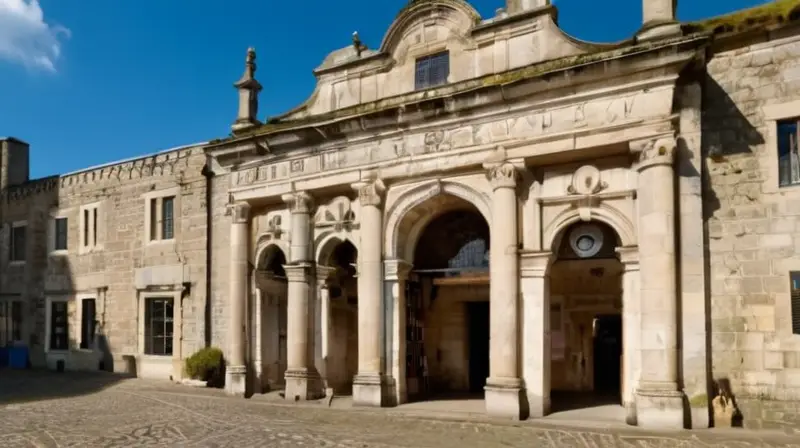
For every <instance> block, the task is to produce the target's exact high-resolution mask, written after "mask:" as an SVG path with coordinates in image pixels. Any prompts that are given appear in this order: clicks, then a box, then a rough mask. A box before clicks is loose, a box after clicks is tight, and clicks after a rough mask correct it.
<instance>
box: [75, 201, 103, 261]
mask: <svg viewBox="0 0 800 448" xmlns="http://www.w3.org/2000/svg"><path fill="white" fill-rule="evenodd" d="M102 206H103V203H102V202H95V203H92V204H85V205H82V206H81V207H80V210H79V213H78V226H79V232H80V233H79V236H78V252H79V253H80V254H86V253H90V252H95V251H98V250H102V249H103V244H102V243H103V237H102V232H103V215H102Z"/></svg>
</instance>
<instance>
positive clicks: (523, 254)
mask: <svg viewBox="0 0 800 448" xmlns="http://www.w3.org/2000/svg"><path fill="white" fill-rule="evenodd" d="M519 258H520V264H519V270H520V275H521V276H522V277H527V278H543V277H546V276H547V274H548V271H549V269H550V265H551V264H552V263H553V261H554V260H555V256H553V253H552V252H538V251H527V250H526V251H520V253H519Z"/></svg>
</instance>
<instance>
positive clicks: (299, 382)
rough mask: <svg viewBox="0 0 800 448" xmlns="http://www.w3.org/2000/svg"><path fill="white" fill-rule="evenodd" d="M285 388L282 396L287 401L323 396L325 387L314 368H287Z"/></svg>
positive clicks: (313, 398) (314, 398)
mask: <svg viewBox="0 0 800 448" xmlns="http://www.w3.org/2000/svg"><path fill="white" fill-rule="evenodd" d="M285 378H286V389H284V392H283V397H284V399H286V400H288V401H310V400H319V399H321V398H325V388H324V387H323V385H322V378H320V377H319V374H318V373H317V372H316V370H312V369H289V370H286V375H285Z"/></svg>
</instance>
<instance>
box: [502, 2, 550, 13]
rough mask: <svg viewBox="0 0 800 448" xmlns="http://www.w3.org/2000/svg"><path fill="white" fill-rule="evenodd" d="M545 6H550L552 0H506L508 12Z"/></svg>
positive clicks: (518, 11) (519, 11)
mask: <svg viewBox="0 0 800 448" xmlns="http://www.w3.org/2000/svg"><path fill="white" fill-rule="evenodd" d="M545 6H550V0H506V13H508V15H512V14H518V13H521V12H525V11H530V10H532V9H539V8H544V7H545Z"/></svg>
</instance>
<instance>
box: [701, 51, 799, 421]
mask: <svg viewBox="0 0 800 448" xmlns="http://www.w3.org/2000/svg"><path fill="white" fill-rule="evenodd" d="M798 56H800V42H799V41H797V39H796V38H783V39H781V38H780V36H776V40H774V41H771V42H764V43H755V44H753V45H751V46H746V47H735V48H729V49H727V50H724V51H718V52H717V54H715V55H714V56H713V58H712V59H711V60H710V62H709V64H708V68H707V72H708V74H707V76H706V78H705V80H704V82H703V90H704V94H703V124H702V131H703V141H702V145H703V152H704V155H705V162H706V164H707V177H706V179H705V182H704V191H703V195H704V215H705V219H706V225H707V232H708V242H707V243H708V244H707V247H708V251H709V261H710V278H709V287H710V307H711V309H710V318H711V348H712V374H713V376H714V379H721V378H728V379H730V381H731V385H732V388H733V393H734V394H736V396H738V397H739V399H740V402H741V403H748V405H747V406H743V409H742V411H743V413H744V415H743V417H744V423H745V425H750V426H753V425H762V423H763V420H764V419H767V420H769V419H771V418H773V417H775V420H781V419H780V418H778V417H776V415H778V414H775V413H774V412H762V410H764V409H767V408H771V407H778V408H780V407H781V405H780V404H777V403H775V404H773V403H769V402H768V400H774V401H777V402H781V401H784V402H785V401H788V400H800V361H799V360H800V336H797V335H792V331H791V324H790V315H791V311H790V296H789V289H790V281H789V272H790V271H794V270H800V257H798V255H797V253H798V249H799V248H800V238H799V237H798V233H797V231H798V229H800V189H798V188H797V187H786V188H779V187H778V171H777V157H778V155H777V147H776V145H775V143H774V139H773V138H771V137H770V136H774V133H775V129H774V121H773V122H770V121H769V120H768V119H767V118H768V115H769V110H770V108H774V107H775V106H776V105H780V104H786V103H788V102H791V101H796V100H800V58H798ZM797 110H800V109H796V108H795V113H797V114H800V112H797ZM786 118H791V116H788V117H786ZM748 399H753V400H748ZM755 399H758V401H756V400H755ZM759 403H761V404H760V405H759ZM756 408H758V409H756ZM787 409H788V408H787ZM773 410H774V409H773ZM770 416H772V417H770ZM762 426H763V425H762ZM767 426H768V425H767Z"/></svg>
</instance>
